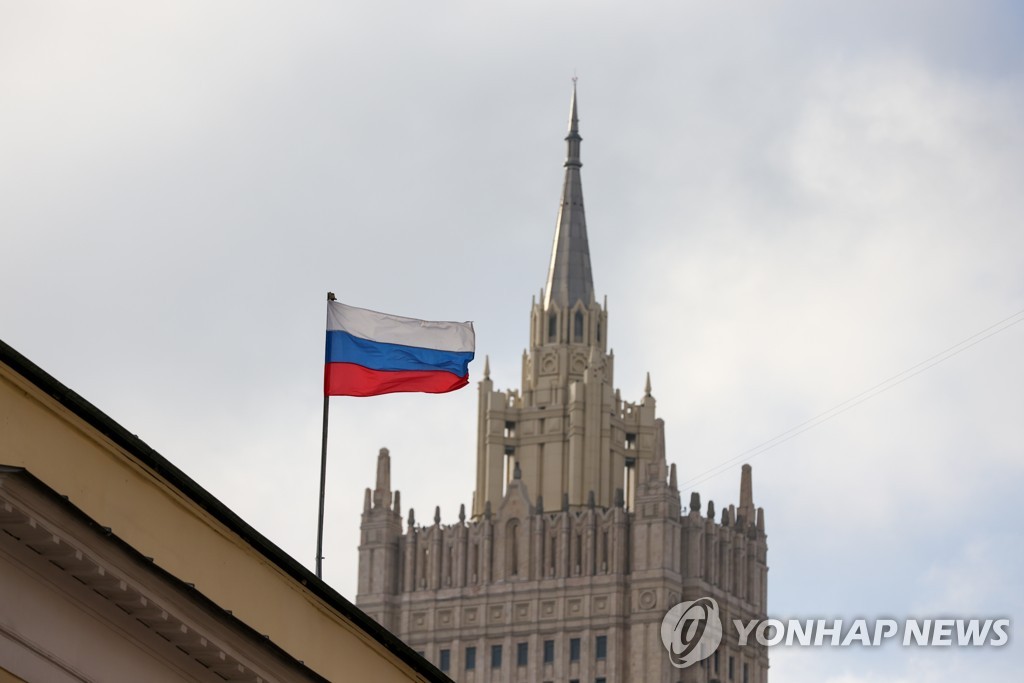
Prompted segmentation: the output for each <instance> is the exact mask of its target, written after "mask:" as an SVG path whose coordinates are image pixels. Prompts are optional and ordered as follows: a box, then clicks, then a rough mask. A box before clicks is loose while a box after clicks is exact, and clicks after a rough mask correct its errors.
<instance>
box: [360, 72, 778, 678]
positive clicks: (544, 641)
mask: <svg viewBox="0 0 1024 683" xmlns="http://www.w3.org/2000/svg"><path fill="white" fill-rule="evenodd" d="M581 139H582V138H581V137H580V134H579V120H578V116H577V106H576V93H575V89H574V91H573V96H572V103H571V106H570V122H569V134H568V136H567V137H566V142H567V144H568V152H567V157H566V161H565V183H564V186H563V190H562V200H561V206H560V209H559V213H558V220H557V223H556V228H555V239H554V246H553V249H552V254H551V264H550V268H549V270H548V276H547V282H546V285H545V288H544V290H543V292H542V298H541V300H540V301H536V300H535V301H534V303H533V306H532V310H531V312H530V346H529V349H528V350H527V351H525V352H524V354H523V360H522V386H521V388H520V389H519V390H508V391H501V390H497V389H495V387H494V383H493V381H492V380H491V378H490V373H489V368H488V367H487V365H485V369H484V378H483V380H482V381H481V382H480V383H479V392H480V399H479V400H480V403H479V411H478V442H477V459H476V491H475V492H474V494H473V500H472V506H471V510H470V512H469V514H467V512H466V509H465V506H464V505H463V506H462V509H461V510H460V513H459V519H458V521H457V522H456V523H454V524H442V523H441V515H440V508H437V510H436V511H435V513H434V517H433V520H432V523H431V522H427V523H418V522H417V521H416V519H415V515H414V512H413V510H409V514H408V519H407V520H405V523H404V525H403V519H402V514H401V508H400V499H399V493H398V492H397V491H394V492H393V491H392V490H391V483H390V468H391V464H390V456H389V454H388V451H387V450H386V449H382V450H381V452H380V455H379V456H378V464H377V481H376V486H375V487H374V488H373V489H372V490H371V489H367V490H366V499H365V502H364V506H363V515H362V524H361V541H360V546H359V586H358V595H357V605H358V606H359V607H360V608H362V609H363V610H364V611H365V612H366V613H367V614H368V615H370V616H371V617H373V618H375V619H377V620H378V621H379V622H380V623H381V624H383V625H384V626H386V627H387V628H389V629H391V630H392V631H393V632H394V633H395V634H397V635H398V636H399V637H401V638H402V639H403V640H405V641H406V642H407V643H409V644H410V645H411V646H412V647H413V648H414V649H415V650H417V651H420V652H422V653H423V654H424V655H425V656H426V657H427V658H428V659H430V660H431V661H433V662H434V663H435V664H436V665H437V666H438V667H439V668H440V669H441V670H442V671H444V672H446V673H447V674H448V675H450V676H451V677H452V678H453V679H455V680H456V681H459V682H460V683H481V682H484V681H486V682H488V683H498V682H502V683H506V682H507V683H513V682H518V681H537V682H543V681H552V682H554V681H562V682H569V683H648V682H657V681H662V682H665V683H670V682H674V681H694V682H697V681H699V682H703V683H708V682H710V681H721V682H722V683H725V682H728V681H735V682H736V683H764V681H766V680H767V670H768V657H767V652H766V651H765V650H764V649H763V648H759V647H756V646H745V647H742V648H740V647H738V645H737V643H736V638H735V630H734V629H733V628H732V627H731V624H732V620H733V619H741V620H744V621H747V620H750V619H758V618H764V617H765V610H766V595H767V571H768V567H767V555H766V553H767V545H766V536H765V524H764V511H763V510H762V509H761V508H755V507H754V502H753V492H752V485H751V470H750V467H749V465H744V466H743V470H742V474H741V481H740V498H739V504H738V505H728V506H724V507H723V508H722V509H721V511H720V513H719V514H720V517H719V516H718V514H716V511H715V506H714V503H713V502H710V501H709V502H708V504H707V506H706V508H705V507H704V506H702V504H701V500H700V495H699V494H698V493H692V494H691V496H690V500H689V501H688V503H689V504H688V506H687V508H686V509H684V508H683V507H682V505H681V501H680V492H679V488H678V485H677V475H676V466H675V464H669V463H668V462H667V460H666V453H665V436H664V423H663V421H662V420H661V419H659V418H658V417H657V415H656V402H655V399H654V396H653V395H652V394H651V384H650V377H648V379H647V384H646V387H645V392H644V396H643V397H642V398H641V399H640V400H639V401H637V402H629V401H625V400H623V399H622V398H621V396H620V393H619V391H618V390H617V389H615V388H614V385H613V368H614V355H613V354H612V353H609V352H608V350H607V339H608V311H607V305H601V304H599V303H598V302H597V301H596V299H595V296H594V285H593V278H592V275H591V267H590V253H589V247H588V243H587V228H586V218H585V214H584V209H583V190H582V183H581V179H580V167H581V166H582V164H581V162H580V142H581ZM403 526H404V528H403ZM704 596H708V597H712V598H714V599H715V600H716V601H717V603H718V605H719V607H720V609H721V616H722V621H723V624H724V625H725V627H726V628H725V634H724V638H723V641H722V644H721V646H720V647H719V648H718V650H717V651H716V652H715V653H714V654H713V655H712V656H710V657H708V658H707V659H705V660H703V661H702V662H700V663H699V664H694V665H692V666H690V667H688V668H684V669H676V668H673V667H672V666H671V664H670V662H669V658H668V653H667V652H666V650H665V647H664V646H663V644H662V639H661V623H662V619H663V618H664V616H665V613H666V612H667V611H668V610H669V609H670V608H671V607H672V606H673V605H675V604H677V603H679V602H681V601H685V600H693V599H696V598H700V597H704Z"/></svg>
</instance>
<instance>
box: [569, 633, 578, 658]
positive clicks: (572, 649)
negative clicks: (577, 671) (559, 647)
mask: <svg viewBox="0 0 1024 683" xmlns="http://www.w3.org/2000/svg"><path fill="white" fill-rule="evenodd" d="M569 661H570V662H578V661H580V639H579V638H572V639H570V640H569Z"/></svg>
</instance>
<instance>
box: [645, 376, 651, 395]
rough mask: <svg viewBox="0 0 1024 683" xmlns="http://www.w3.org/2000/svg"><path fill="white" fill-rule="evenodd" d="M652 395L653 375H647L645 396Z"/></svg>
mask: <svg viewBox="0 0 1024 683" xmlns="http://www.w3.org/2000/svg"><path fill="white" fill-rule="evenodd" d="M650 395H651V373H649V372H648V373H647V381H646V382H645V383H644V396H650Z"/></svg>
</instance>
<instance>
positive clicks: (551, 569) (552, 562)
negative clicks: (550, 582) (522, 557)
mask: <svg viewBox="0 0 1024 683" xmlns="http://www.w3.org/2000/svg"><path fill="white" fill-rule="evenodd" d="M557 543H558V537H557V536H552V537H551V559H550V560H549V563H548V573H549V574H550V575H551V576H554V575H555V549H556V544H557Z"/></svg>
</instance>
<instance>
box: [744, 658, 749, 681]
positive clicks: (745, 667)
mask: <svg viewBox="0 0 1024 683" xmlns="http://www.w3.org/2000/svg"><path fill="white" fill-rule="evenodd" d="M749 673H750V672H749V671H748V670H747V663H746V662H743V683H750V679H748V678H747V675H748V674H749Z"/></svg>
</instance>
